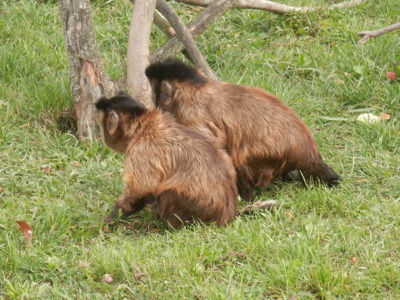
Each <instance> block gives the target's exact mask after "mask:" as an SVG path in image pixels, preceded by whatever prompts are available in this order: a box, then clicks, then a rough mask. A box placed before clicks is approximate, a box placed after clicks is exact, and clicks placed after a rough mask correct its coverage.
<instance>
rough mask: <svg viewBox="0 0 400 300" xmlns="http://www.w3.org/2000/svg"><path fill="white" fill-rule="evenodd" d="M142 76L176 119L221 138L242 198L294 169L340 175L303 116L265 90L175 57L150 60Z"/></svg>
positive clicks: (326, 177) (323, 177) (320, 176)
mask: <svg viewBox="0 0 400 300" xmlns="http://www.w3.org/2000/svg"><path fill="white" fill-rule="evenodd" d="M146 76H147V77H148V78H149V80H150V83H151V86H152V89H153V101H154V103H155V104H156V106H157V107H159V108H161V109H163V110H165V111H168V112H171V113H172V114H173V115H174V116H175V117H176V119H177V120H178V122H179V123H181V124H183V125H185V126H188V127H190V128H193V129H195V130H197V131H199V132H201V133H203V134H205V135H209V136H215V137H218V138H220V139H221V140H222V142H223V143H224V145H225V147H226V149H227V150H228V152H229V154H230V156H231V158H232V161H233V164H234V166H235V168H236V171H237V174H238V187H239V193H240V195H241V197H242V198H244V199H245V200H250V199H252V198H254V197H255V194H256V190H255V188H257V187H265V186H267V185H268V184H269V183H271V182H272V181H273V180H274V179H276V178H279V177H282V176H287V175H288V174H289V172H291V171H294V170H299V171H301V174H302V176H303V177H304V178H305V179H309V178H312V179H314V180H316V181H320V182H323V183H326V184H327V185H328V186H333V185H336V184H337V183H338V182H339V181H340V176H339V175H338V174H337V173H336V172H335V171H334V170H333V169H332V168H331V167H330V166H329V165H327V164H326V163H325V162H324V161H323V160H322V157H321V155H320V153H319V152H318V150H317V144H316V142H315V140H314V138H313V137H312V135H311V133H310V131H309V130H308V128H307V126H306V125H305V124H304V122H303V121H302V120H301V119H300V118H299V117H298V116H297V115H296V113H295V112H294V111H293V110H292V109H290V108H289V107H288V106H286V105H285V104H284V103H283V102H282V101H281V100H279V99H278V98H277V97H275V96H273V95H271V94H269V93H267V92H266V91H264V90H262V89H259V88H254V87H247V86H241V85H237V84H231V83H226V82H219V81H215V80H211V79H208V78H207V77H205V76H204V75H202V74H201V73H200V72H198V71H197V70H196V69H195V68H193V67H192V66H189V65H187V64H185V63H183V62H181V61H179V60H176V59H167V60H165V61H162V62H158V63H154V64H152V65H150V66H149V67H148V68H147V69H146Z"/></svg>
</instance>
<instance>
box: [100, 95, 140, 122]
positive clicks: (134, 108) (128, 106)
mask: <svg viewBox="0 0 400 300" xmlns="http://www.w3.org/2000/svg"><path fill="white" fill-rule="evenodd" d="M96 108H97V109H99V110H103V111H106V110H119V111H122V112H126V113H130V114H135V115H137V116H138V115H141V114H142V113H144V112H146V110H147V109H146V107H144V105H143V104H141V103H140V102H138V101H136V100H135V99H133V98H132V97H130V96H129V95H127V94H125V93H124V92H119V93H118V94H117V95H115V96H114V97H112V98H110V99H108V98H106V97H102V98H100V99H99V100H98V101H97V103H96Z"/></svg>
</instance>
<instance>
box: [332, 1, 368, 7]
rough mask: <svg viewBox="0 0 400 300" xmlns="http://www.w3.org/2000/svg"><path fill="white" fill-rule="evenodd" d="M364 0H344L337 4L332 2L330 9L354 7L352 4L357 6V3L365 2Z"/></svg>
mask: <svg viewBox="0 0 400 300" xmlns="http://www.w3.org/2000/svg"><path fill="white" fill-rule="evenodd" d="M363 2H364V0H350V1H344V2H341V3H337V4H332V5H330V6H329V9H340V8H348V7H352V6H356V5H360V4H361V3H363Z"/></svg>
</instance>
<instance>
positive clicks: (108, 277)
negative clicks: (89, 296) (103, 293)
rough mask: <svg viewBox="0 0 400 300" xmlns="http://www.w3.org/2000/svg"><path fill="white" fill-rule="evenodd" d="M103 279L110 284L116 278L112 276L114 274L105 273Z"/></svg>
mask: <svg viewBox="0 0 400 300" xmlns="http://www.w3.org/2000/svg"><path fill="white" fill-rule="evenodd" d="M101 281H103V282H105V283H107V284H110V283H112V282H113V281H114V278H112V276H111V275H110V274H104V276H103V278H102V279H101Z"/></svg>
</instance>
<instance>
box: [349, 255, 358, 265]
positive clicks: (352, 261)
mask: <svg viewBox="0 0 400 300" xmlns="http://www.w3.org/2000/svg"><path fill="white" fill-rule="evenodd" d="M357 259H358V258H357V256H353V257H352V258H350V262H351V263H352V264H355V263H356V262H357Z"/></svg>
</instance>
